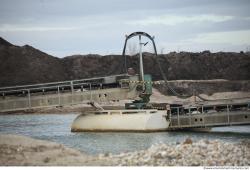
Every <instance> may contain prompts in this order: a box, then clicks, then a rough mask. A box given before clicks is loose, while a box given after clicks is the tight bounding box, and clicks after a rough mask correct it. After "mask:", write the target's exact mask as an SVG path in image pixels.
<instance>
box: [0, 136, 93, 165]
mask: <svg viewBox="0 0 250 170" xmlns="http://www.w3.org/2000/svg"><path fill="white" fill-rule="evenodd" d="M90 158H91V157H90V156H88V155H86V154H84V153H81V152H79V151H77V150H74V149H70V148H67V147H65V146H63V145H61V144H57V143H54V142H49V141H43V140H37V139H32V138H28V137H24V136H17V135H0V165H1V166H25V165H26V166H27V165H29V166H32V165H35V166H41V165H44V166H48V165H49V166H51V165H60V166H65V165H88V164H89V162H88V160H89V159H90Z"/></svg>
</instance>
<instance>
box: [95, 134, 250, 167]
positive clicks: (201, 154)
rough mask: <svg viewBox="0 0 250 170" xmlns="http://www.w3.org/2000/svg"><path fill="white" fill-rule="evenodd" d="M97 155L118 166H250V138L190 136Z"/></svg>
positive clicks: (100, 158)
mask: <svg viewBox="0 0 250 170" xmlns="http://www.w3.org/2000/svg"><path fill="white" fill-rule="evenodd" d="M98 159H99V160H106V161H108V162H109V163H111V164H112V165H119V166H249V165H250V140H248V141H242V142H240V143H225V142H221V141H218V140H214V141H208V140H200V141H197V142H193V141H192V140H191V139H189V138H188V139H186V140H185V141H184V142H183V143H180V144H176V145H167V144H157V145H153V146H151V147H150V148H149V149H147V150H142V151H136V152H128V153H120V154H118V155H112V154H100V155H99V156H98Z"/></svg>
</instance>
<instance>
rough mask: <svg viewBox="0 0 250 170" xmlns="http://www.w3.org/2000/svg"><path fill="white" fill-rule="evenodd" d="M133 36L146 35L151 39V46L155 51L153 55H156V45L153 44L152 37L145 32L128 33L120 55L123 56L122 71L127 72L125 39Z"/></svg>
mask: <svg viewBox="0 0 250 170" xmlns="http://www.w3.org/2000/svg"><path fill="white" fill-rule="evenodd" d="M135 36H144V37H147V38H149V39H150V40H151V42H152V44H153V47H154V51H155V56H157V50H156V46H155V41H154V37H151V36H150V35H149V34H148V33H146V32H133V33H131V34H130V35H128V36H126V40H125V44H124V47H123V52H122V56H123V57H124V71H125V73H127V59H126V54H125V53H126V47H127V41H128V40H129V39H130V38H132V37H135Z"/></svg>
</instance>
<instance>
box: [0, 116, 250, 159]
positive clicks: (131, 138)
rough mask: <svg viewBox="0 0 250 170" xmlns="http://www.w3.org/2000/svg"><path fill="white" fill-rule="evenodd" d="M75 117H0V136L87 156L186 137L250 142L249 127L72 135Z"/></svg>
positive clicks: (169, 141) (175, 140)
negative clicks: (60, 146) (27, 139)
mask: <svg viewBox="0 0 250 170" xmlns="http://www.w3.org/2000/svg"><path fill="white" fill-rule="evenodd" d="M76 116H77V115H76V114H42V115H31V114H27V115H1V116H0V133H2V134H3V133H4V134H20V135H26V136H30V137H33V138H37V139H45V140H50V141H54V142H57V143H61V144H64V145H66V146H69V147H71V148H75V149H78V150H81V151H84V152H87V153H89V154H98V153H107V152H111V153H120V152H126V151H135V150H141V149H146V148H148V147H150V146H151V145H153V144H156V143H169V144H175V143H177V142H182V141H183V140H185V139H186V138H187V137H191V138H192V139H193V140H200V139H218V140H222V141H227V142H239V141H241V140H243V139H250V126H238V127H236V126H235V127H223V128H222V127H220V128H213V129H212V131H211V132H158V133H127V132H126V133H121V132H119V133H118V132H117V133H107V132H105V133H94V132H81V133H79V132H78V133H72V132H70V126H71V123H72V122H73V120H74V118H75V117H76Z"/></svg>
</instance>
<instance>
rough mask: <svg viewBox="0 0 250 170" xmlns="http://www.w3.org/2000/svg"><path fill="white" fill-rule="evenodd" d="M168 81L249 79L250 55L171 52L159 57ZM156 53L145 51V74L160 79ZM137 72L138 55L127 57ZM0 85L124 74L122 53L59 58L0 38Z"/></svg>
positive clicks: (129, 64)
mask: <svg viewBox="0 0 250 170" xmlns="http://www.w3.org/2000/svg"><path fill="white" fill-rule="evenodd" d="M158 57H159V58H158V59H159V61H160V63H161V66H162V68H163V70H164V72H165V74H166V76H167V77H168V79H169V80H208V79H227V80H250V74H249V73H250V54H249V53H232V52H226V53H224V52H219V53H210V52H209V51H205V52H201V53H189V52H180V53H175V52H172V53H169V54H164V55H159V56H158ZM155 59H156V58H155V56H154V55H153V54H151V53H144V68H145V73H148V74H151V75H152V76H153V78H154V80H161V79H162V76H161V75H160V72H159V68H158V66H157V64H156V60H155ZM127 66H128V67H133V68H134V69H135V70H136V72H138V67H139V59H138V55H135V56H127ZM0 72H1V76H0V87H3V86H14V85H24V84H33V83H45V82H55V81H64V80H73V79H82V78H89V77H97V76H107V75H114V74H120V73H124V58H123V57H122V56H121V55H106V56H100V55H74V56H68V57H65V58H57V57H53V56H51V55H48V54H46V53H44V52H42V51H39V50H38V49H35V48H33V47H31V46H28V45H25V46H21V47H20V46H14V45H12V44H11V43H9V42H7V41H6V40H4V39H2V38H0Z"/></svg>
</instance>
